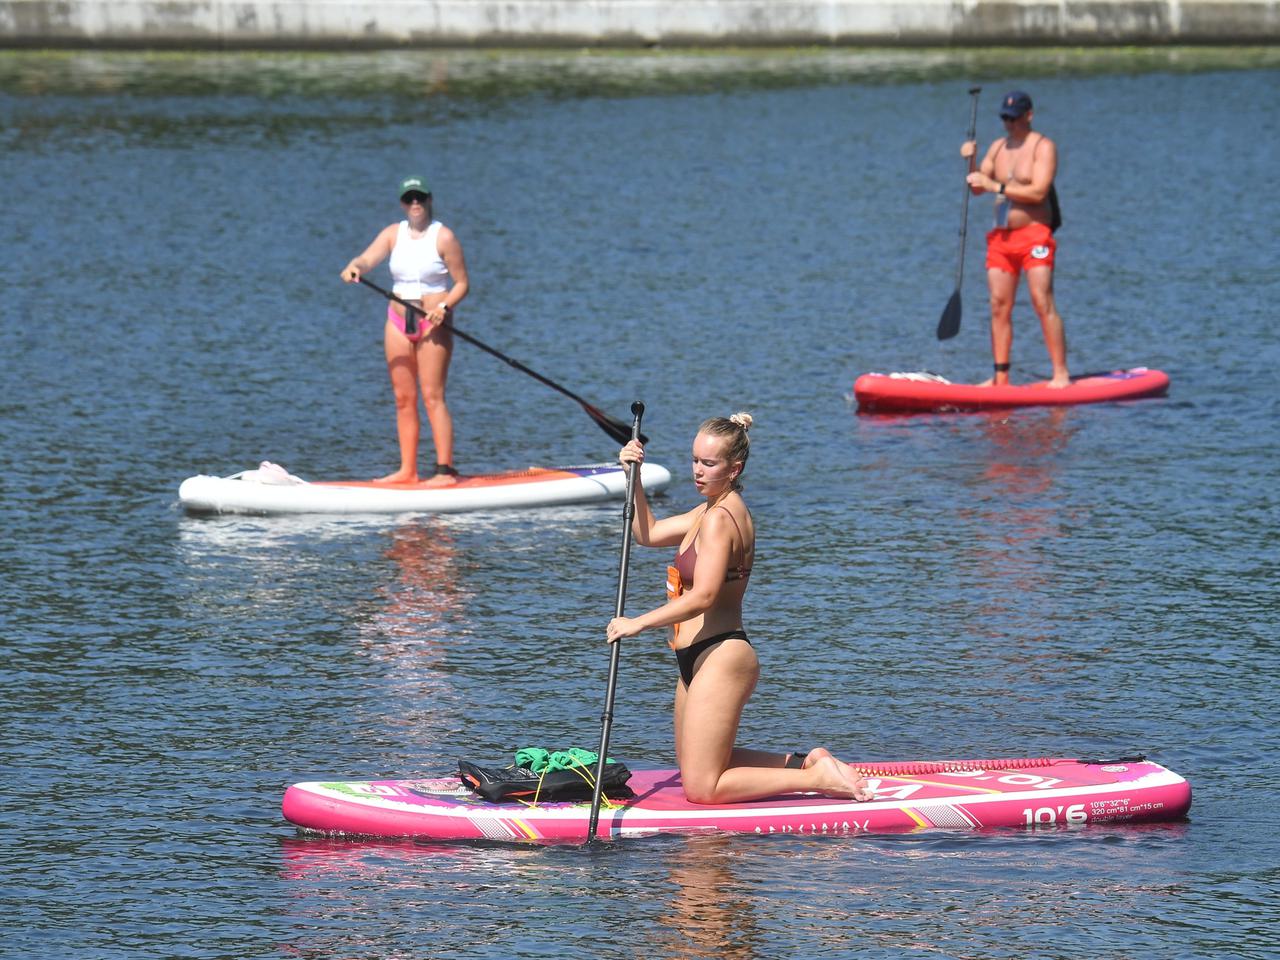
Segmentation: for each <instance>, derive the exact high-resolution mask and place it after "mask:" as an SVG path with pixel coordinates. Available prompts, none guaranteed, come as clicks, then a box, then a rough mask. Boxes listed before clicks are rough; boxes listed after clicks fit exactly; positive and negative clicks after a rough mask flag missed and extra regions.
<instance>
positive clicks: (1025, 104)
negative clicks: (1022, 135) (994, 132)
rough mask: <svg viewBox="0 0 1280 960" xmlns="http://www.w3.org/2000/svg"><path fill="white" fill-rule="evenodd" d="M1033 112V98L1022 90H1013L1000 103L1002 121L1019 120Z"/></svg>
mask: <svg viewBox="0 0 1280 960" xmlns="http://www.w3.org/2000/svg"><path fill="white" fill-rule="evenodd" d="M1030 110H1031V98H1030V97H1029V96H1027V95H1026V94H1025V93H1023V92H1022V91H1021V90H1013V91H1011V92H1009V93H1006V94H1005V95H1004V99H1003V100H1001V101H1000V119H1001V120H1017V119H1018V118H1019V117H1020V116H1022V115H1023V114H1024V113H1028V112H1030Z"/></svg>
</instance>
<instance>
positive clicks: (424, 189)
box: [396, 177, 431, 199]
mask: <svg viewBox="0 0 1280 960" xmlns="http://www.w3.org/2000/svg"><path fill="white" fill-rule="evenodd" d="M414 192H417V193H425V194H426V195H427V196H428V197H429V196H431V188H430V187H429V186H427V181H426V179H425V178H424V177H408V178H406V179H405V180H402V181H401V183H400V192H399V193H398V194H396V196H398V197H400V198H401V199H403V198H404V195H405V194H406V193H414Z"/></svg>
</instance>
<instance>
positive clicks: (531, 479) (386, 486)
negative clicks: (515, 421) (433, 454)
mask: <svg viewBox="0 0 1280 960" xmlns="http://www.w3.org/2000/svg"><path fill="white" fill-rule="evenodd" d="M581 476H582V475H581V474H578V473H572V472H570V471H568V470H552V469H550V468H541V467H539V468H535V469H532V470H511V471H509V472H507V473H483V474H479V475H478V476H474V477H460V478H459V479H458V482H457V483H450V484H446V485H445V486H440V487H434V486H429V485H428V482H427V481H426V480H419V481H418V482H417V483H376V482H374V481H373V480H316V481H315V482H314V483H313V484H312V486H316V487H366V488H367V487H372V488H374V489H376V490H474V489H476V488H477V487H502V486H510V485H512V484H518V483H543V482H545V481H547V480H570V479H575V478H578V477H581Z"/></svg>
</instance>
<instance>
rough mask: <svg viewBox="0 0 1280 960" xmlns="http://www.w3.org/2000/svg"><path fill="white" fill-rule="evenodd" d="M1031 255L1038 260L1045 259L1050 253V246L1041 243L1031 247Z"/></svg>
mask: <svg viewBox="0 0 1280 960" xmlns="http://www.w3.org/2000/svg"><path fill="white" fill-rule="evenodd" d="M1031 255H1032V256H1033V257H1035V258H1036V259H1037V260H1043V259H1044V258H1045V257H1047V256H1048V255H1049V248H1048V247H1046V246H1045V245H1044V244H1039V245H1037V246H1034V247H1032V248H1031Z"/></svg>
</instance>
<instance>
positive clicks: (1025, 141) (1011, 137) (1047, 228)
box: [960, 90, 1071, 387]
mask: <svg viewBox="0 0 1280 960" xmlns="http://www.w3.org/2000/svg"><path fill="white" fill-rule="evenodd" d="M1033 116H1034V114H1033V113H1032V109H1031V98H1030V97H1029V96H1027V95H1026V94H1025V93H1022V92H1021V91H1016V90H1015V91H1013V92H1012V93H1009V94H1006V95H1005V97H1004V99H1002V100H1001V101H1000V119H1001V120H1002V121H1003V122H1004V129H1005V136H1003V137H1001V138H1000V139H998V140H996V141H995V142H994V143H992V144H991V146H990V147H989V148H988V149H987V155H986V156H985V157H984V158H983V160H982V165H981V166H979V167H978V168H977V169H973V166H974V160H975V159H976V157H977V153H978V145H977V143H975V142H974V141H972V140H970V141H968V142H966V143H964V144H963V145H962V146H961V147H960V155H961V156H963V157H967V158H968V159H969V165H970V170H971V172H970V173H969V176H968V178H967V179H968V183H969V188H970V189H971V190H972V191H973V193H974V194H975V195H976V194H979V193H991V194H994V195H995V226H994V227H993V228H992V229H991V231H990V232H989V233H988V234H987V286H988V288H989V289H990V291H991V356H992V359H993V360H994V362H995V376H993V377H992V378H991V379H990V380H987V381H986V382H985V383H984V384H983V386H990V385H992V384H996V385H1000V384H1006V383H1008V382H1009V354H1010V350H1011V348H1012V346H1013V299H1014V295H1015V294H1016V293H1017V291H1018V275H1019V274H1020V273H1021V272H1022V271H1026V274H1027V292H1028V293H1030V294H1031V305H1032V306H1033V307H1034V308H1035V311H1036V314H1037V315H1038V316H1039V317H1040V328H1041V330H1043V331H1044V342H1045V346H1046V347H1048V349H1049V360H1050V361H1051V362H1052V363H1053V377H1052V379H1051V380H1050V381H1049V386H1051V387H1065V386H1068V385H1069V384H1070V383H1071V375H1070V374H1069V373H1068V372H1067V339H1066V336H1065V334H1064V333H1063V330H1062V317H1060V316H1059V315H1058V308H1057V306H1056V305H1055V304H1054V302H1053V255H1054V251H1055V249H1056V244H1055V243H1054V240H1053V229H1054V228H1055V227H1056V224H1053V206H1054V203H1053V200H1054V199H1056V196H1054V197H1052V198H1051V193H1052V190H1053V178H1054V175H1055V174H1056V173H1057V171H1058V148H1057V147H1056V146H1055V145H1054V142H1053V141H1052V140H1050V139H1049V138H1048V137H1046V136H1045V135H1044V134H1043V133H1038V132H1033V131H1032V129H1031V120H1032V117H1033Z"/></svg>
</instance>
